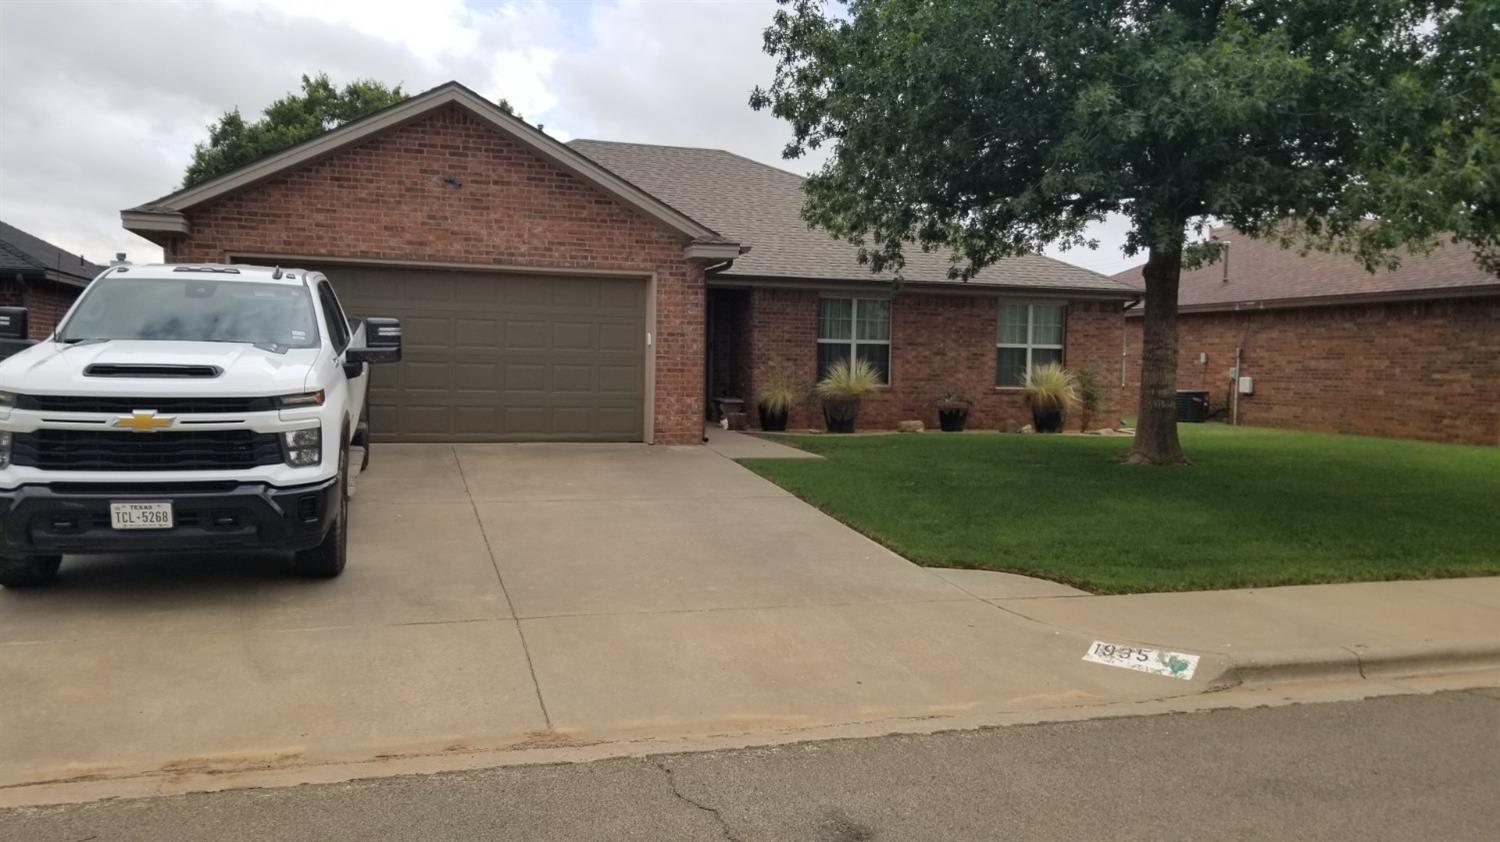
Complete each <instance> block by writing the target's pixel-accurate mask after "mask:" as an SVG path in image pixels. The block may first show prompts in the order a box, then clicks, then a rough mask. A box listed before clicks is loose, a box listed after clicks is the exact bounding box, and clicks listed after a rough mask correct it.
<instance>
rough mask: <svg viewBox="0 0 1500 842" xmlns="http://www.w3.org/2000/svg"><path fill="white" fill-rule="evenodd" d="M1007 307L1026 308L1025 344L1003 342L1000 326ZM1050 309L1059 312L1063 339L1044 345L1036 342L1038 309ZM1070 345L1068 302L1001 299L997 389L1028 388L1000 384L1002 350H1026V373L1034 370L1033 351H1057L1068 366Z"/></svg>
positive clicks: (997, 315) (997, 313) (997, 322)
mask: <svg viewBox="0 0 1500 842" xmlns="http://www.w3.org/2000/svg"><path fill="white" fill-rule="evenodd" d="M1006 307H1025V308H1026V341H1025V342H1001V341H1000V326H1001V325H1002V324H1003V323H1004V319H1005V308H1006ZM1038 307H1050V308H1055V309H1056V310H1057V311H1058V315H1059V317H1060V319H1061V323H1060V326H1061V328H1062V337H1061V340H1060V341H1059V342H1058V343H1057V344H1055V345H1054V344H1052V343H1042V342H1037V341H1036V308H1038ZM1067 345H1068V303H1067V302H1066V301H1007V300H1004V299H1001V301H1000V304H999V306H997V307H996V308H995V352H996V353H995V388H996V389H1001V390H1012V391H1013V390H1020V389H1024V388H1026V384H1025V382H1024V381H1023V382H1021V383H1017V384H1015V385H1009V384H1002V383H1001V382H1000V354H999V351H1000V349H1002V348H1010V349H1012V350H1015V349H1024V350H1025V351H1026V368H1025V369H1024V370H1025V371H1030V370H1031V369H1032V362H1031V359H1032V351H1035V350H1043V351H1056V352H1057V357H1058V361H1059V362H1060V363H1062V364H1064V365H1066V364H1067Z"/></svg>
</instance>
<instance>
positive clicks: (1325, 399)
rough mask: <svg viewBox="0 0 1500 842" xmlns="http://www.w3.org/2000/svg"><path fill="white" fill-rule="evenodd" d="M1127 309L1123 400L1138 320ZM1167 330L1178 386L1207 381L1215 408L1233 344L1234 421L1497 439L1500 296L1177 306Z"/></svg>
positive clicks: (1134, 388) (1135, 371)
mask: <svg viewBox="0 0 1500 842" xmlns="http://www.w3.org/2000/svg"><path fill="white" fill-rule="evenodd" d="M1128 321H1129V323H1130V324H1129V330H1128V336H1129V343H1130V346H1129V348H1130V350H1129V358H1128V361H1127V362H1128V366H1127V370H1128V372H1129V380H1130V384H1129V386H1128V390H1127V404H1128V405H1129V406H1130V407H1133V406H1134V404H1135V401H1136V399H1137V397H1138V391H1139V389H1140V344H1141V325H1140V320H1139V319H1136V318H1131V319H1129V320H1128ZM1178 331H1179V342H1180V349H1181V350H1180V353H1179V362H1178V370H1177V384H1178V388H1180V389H1207V390H1208V391H1209V393H1210V401H1211V402H1212V405H1213V406H1214V407H1215V408H1219V407H1225V408H1227V407H1228V406H1229V398H1230V381H1229V370H1230V369H1231V368H1233V367H1234V349H1235V348H1236V347H1237V346H1238V347H1240V348H1241V349H1242V351H1241V354H1242V363H1243V368H1244V374H1246V375H1248V376H1250V377H1253V378H1254V379H1255V394H1253V395H1242V396H1241V397H1240V406H1239V420H1240V423H1242V424H1251V425H1260V426H1267V427H1289V428H1294V429H1302V430H1315V431H1322V432H1335V433H1355V434H1360V435H1372V436H1394V437H1401V438H1415V439H1427V440H1430V441H1446V442H1467V443H1471V444H1500V297H1496V298H1484V299H1456V300H1452V301H1429V302H1420V303H1404V304H1365V305H1356V306H1340V307H1306V308H1301V309H1288V310H1256V311H1241V312H1231V313H1197V314H1183V315H1180V316H1179V317H1178ZM1200 354H1204V355H1206V356H1207V360H1206V361H1205V362H1201V363H1200V362H1199V355H1200Z"/></svg>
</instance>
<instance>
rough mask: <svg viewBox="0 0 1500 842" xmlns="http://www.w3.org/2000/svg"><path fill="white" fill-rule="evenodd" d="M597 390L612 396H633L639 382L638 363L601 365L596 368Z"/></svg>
mask: <svg viewBox="0 0 1500 842" xmlns="http://www.w3.org/2000/svg"><path fill="white" fill-rule="evenodd" d="M598 375H599V380H598V391H599V393H600V394H601V395H608V396H610V397H614V398H621V397H624V398H633V397H634V395H635V393H636V389H637V387H638V384H639V383H640V382H641V375H642V371H641V367H640V366H638V365H601V366H599V368H598Z"/></svg>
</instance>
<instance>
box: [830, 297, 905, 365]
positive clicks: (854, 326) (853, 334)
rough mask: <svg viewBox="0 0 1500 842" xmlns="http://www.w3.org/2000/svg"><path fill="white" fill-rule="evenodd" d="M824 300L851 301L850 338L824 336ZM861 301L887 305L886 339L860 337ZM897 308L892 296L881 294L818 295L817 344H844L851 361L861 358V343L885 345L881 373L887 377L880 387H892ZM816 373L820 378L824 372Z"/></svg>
mask: <svg viewBox="0 0 1500 842" xmlns="http://www.w3.org/2000/svg"><path fill="white" fill-rule="evenodd" d="M824 301H848V302H849V338H848V339H824V338H823V325H822V323H823V313H822V310H823V302H824ZM860 302H879V303H882V304H884V305H886V313H885V334H886V338H885V339H860V338H859V305H860ZM895 310H896V308H895V304H894V301H893V299H891V298H882V297H880V296H875V295H840V294H827V295H820V296H818V342H817V345H818V347H821V346H823V345H842V346H844V347H845V348H847V349H848V351H849V360H850V361H851V362H852V361H854V360H857V359H859V346H861V345H884V346H885V358H886V366H885V371H883V372H881V373H882V374H884V375H885V378H884V380H883V381H882V382H881V384H880V388H882V389H885V388H888V387H890V385H891V382H892V380H894V377H893V376H892V374H893V369H894V368H895V367H896V360H895V355H894V353H893V351H892V343H891V337H892V336H893V334H892V332H891V322H892V321H893V319H894V318H895ZM816 362H817V355H816V354H815V355H814V363H815V364H816ZM816 374H817V376H818V378H820V379H821V378H822V376H823V372H822V371H821V370H819V371H817V372H816Z"/></svg>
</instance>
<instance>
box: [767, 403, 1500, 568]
mask: <svg viewBox="0 0 1500 842" xmlns="http://www.w3.org/2000/svg"><path fill="white" fill-rule="evenodd" d="M1181 433H1182V441H1183V446H1184V448H1185V449H1186V451H1187V453H1188V456H1189V458H1190V459H1192V460H1193V464H1192V465H1191V466H1189V467H1184V468H1147V467H1130V466H1127V465H1123V464H1121V463H1120V460H1121V458H1122V457H1123V456H1124V455H1125V453H1126V451H1127V450H1128V449H1129V447H1130V440H1129V439H1127V438H1106V437H1092V436H1043V435H1030V436H1027V435H1003V434H964V435H956V434H943V433H923V434H921V435H900V436H897V435H891V436H859V437H840V436H826V435H825V436H781V437H778V439H779V440H781V441H784V442H786V443H789V444H793V445H796V446H797V447H801V448H803V449H805V450H809V451H812V452H813V453H818V454H821V455H823V456H825V457H827V458H826V459H824V460H821V461H816V460H805V461H803V460H784V461H778V460H771V459H752V460H747V461H746V462H745V465H746V466H747V467H749V468H750V469H751V470H753V471H755V472H756V473H759V474H760V475H762V476H764V477H766V478H767V479H770V480H771V481H773V482H775V483H777V484H778V485H781V486H783V487H784V488H786V489H788V490H789V491H791V492H792V493H794V494H796V495H797V496H799V497H801V498H802V499H804V500H807V501H808V502H810V503H812V504H813V505H815V506H817V507H819V508H821V509H823V510H824V511H826V512H828V513H829V514H831V515H833V516H834V517H837V518H838V519H840V520H842V521H843V522H845V523H847V524H849V525H851V526H853V527H854V528H855V529H858V530H859V531H861V532H863V533H865V534H866V535H869V536H870V537H872V538H874V539H876V540H877V541H880V542H881V543H883V544H885V545H886V546H888V547H890V548H891V549H893V550H895V551H896V552H898V553H901V554H902V555H904V556H906V557H907V558H909V559H911V560H913V561H915V562H917V563H919V564H924V565H928V566H932V567H974V568H984V569H990V570H1007V571H1012V572H1017V573H1026V574H1030V575H1035V576H1042V577H1045V578H1048V579H1054V580H1057V581H1060V582H1067V583H1069V584H1073V585H1077V586H1079V587H1082V588H1086V589H1088V590H1092V591H1095V592H1099V593H1130V592H1139V591H1172V590H1201V589H1212V588H1239V587H1257V586H1269V585H1292V584H1308V583H1317V582H1353V581H1369V580H1382V579H1415V578H1435V577H1445V576H1475V575H1486V574H1500V509H1497V504H1500V448H1493V447H1466V446H1461V445H1443V444H1428V443H1424V442H1412V441H1398V440H1392V439H1375V438H1364V437H1359V436H1336V435H1319V434H1313V433H1298V432H1289V431H1284V430H1267V429H1253V428H1244V427H1240V428H1234V427H1226V426H1223V425H1218V424H1205V425H1183V427H1182V428H1181Z"/></svg>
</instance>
